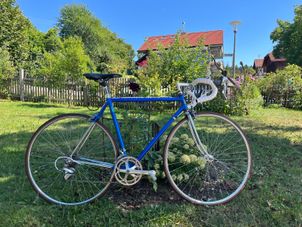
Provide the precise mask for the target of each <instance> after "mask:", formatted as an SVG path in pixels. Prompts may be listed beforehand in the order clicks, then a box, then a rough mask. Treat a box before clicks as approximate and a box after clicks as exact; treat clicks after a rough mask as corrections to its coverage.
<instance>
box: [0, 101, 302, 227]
mask: <svg viewBox="0 0 302 227" xmlns="http://www.w3.org/2000/svg"><path fill="white" fill-rule="evenodd" d="M70 112H74V113H89V114H91V112H89V111H87V110H86V109H85V108H78V107H74V108H66V107H65V106H61V105H50V104H36V103H21V102H9V101H3V100H0V155H1V156H0V160H1V162H0V163H1V164H0V226H62V225H64V226H94V225H97V226H120V225H125V226H139V225H145V226H162V225H165V226H175V225H176V226H177V225H180V226H217V225H218V226H302V159H301V157H302V156H301V155H302V111H293V110H287V109H261V110H259V111H257V112H254V113H252V114H251V115H250V116H242V117H233V118H234V119H235V120H236V121H238V122H239V124H240V125H241V126H242V127H243V129H244V130H245V132H247V135H248V137H249V140H250V142H251V144H252V148H253V160H254V168H253V169H254V171H253V177H252V178H251V180H250V181H249V183H248V185H247V187H246V189H245V190H244V191H243V192H242V193H241V194H240V196H239V197H238V198H236V199H235V200H234V201H232V202H231V203H229V204H227V205H226V206H218V207H202V206H195V205H191V204H189V203H187V202H184V201H178V202H177V203H176V202H172V201H171V202H167V201H166V202H160V203H149V202H146V201H145V200H144V199H143V196H142V195H140V194H138V195H137V198H136V199H137V200H138V201H140V202H141V206H140V208H136V209H124V208H122V206H121V204H122V203H123V201H121V202H114V201H113V200H111V199H110V198H109V196H104V197H103V198H102V199H99V200H97V201H95V202H94V203H92V204H89V205H85V206H79V207H71V208H70V207H58V206H54V205H50V204H47V203H45V202H44V201H42V200H41V199H39V198H38V197H37V196H36V195H35V193H34V191H33V190H32V188H31V187H30V185H29V182H28V180H27V179H26V176H25V173H24V164H23V163H24V152H25V150H26V145H27V143H28V141H29V139H30V137H31V135H32V133H33V132H34V131H35V130H36V129H37V127H38V126H39V125H41V124H42V123H43V122H45V121H46V120H47V119H49V118H51V117H53V116H55V115H57V114H61V113H70ZM157 117H158V116H157ZM150 187H152V185H150ZM129 190H130V189H129ZM133 190H135V189H133Z"/></svg>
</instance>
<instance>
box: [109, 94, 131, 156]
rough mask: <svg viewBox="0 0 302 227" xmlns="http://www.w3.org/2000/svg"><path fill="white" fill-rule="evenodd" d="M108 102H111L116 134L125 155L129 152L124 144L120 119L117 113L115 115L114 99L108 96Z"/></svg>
mask: <svg viewBox="0 0 302 227" xmlns="http://www.w3.org/2000/svg"><path fill="white" fill-rule="evenodd" d="M109 95H110V94H109ZM107 102H108V104H109V109H110V113H111V117H112V120H113V124H114V127H115V131H116V135H117V138H118V141H119V145H120V146H119V148H120V153H121V154H123V155H126V154H127V153H126V149H125V144H124V141H123V138H122V134H121V130H120V126H119V124H118V121H117V118H116V115H115V112H114V107H113V104H112V101H111V99H110V98H108V99H107Z"/></svg>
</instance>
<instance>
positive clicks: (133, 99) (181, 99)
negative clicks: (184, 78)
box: [107, 95, 185, 102]
mask: <svg viewBox="0 0 302 227" xmlns="http://www.w3.org/2000/svg"><path fill="white" fill-rule="evenodd" d="M107 99H110V100H111V101H112V102H184V101H185V100H184V97H183V96H182V95H179V96H177V97H120V98H107Z"/></svg>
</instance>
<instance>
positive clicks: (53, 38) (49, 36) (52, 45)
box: [43, 27, 63, 52]
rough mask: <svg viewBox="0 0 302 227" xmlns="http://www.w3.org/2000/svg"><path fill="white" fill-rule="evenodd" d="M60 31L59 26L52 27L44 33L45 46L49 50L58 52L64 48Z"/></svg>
mask: <svg viewBox="0 0 302 227" xmlns="http://www.w3.org/2000/svg"><path fill="white" fill-rule="evenodd" d="M58 33H59V31H58V28H57V27H54V28H51V29H49V30H48V32H47V33H46V34H45V35H44V41H43V42H44V47H45V51H47V52H56V51H59V50H61V49H62V48H63V43H62V40H61V38H60V36H59V35H58Z"/></svg>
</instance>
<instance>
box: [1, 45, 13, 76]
mask: <svg viewBox="0 0 302 227" xmlns="http://www.w3.org/2000/svg"><path fill="white" fill-rule="evenodd" d="M14 75H15V68H14V66H13V63H12V61H11V60H10V55H9V52H8V50H7V48H5V47H1V48H0V80H6V79H9V78H13V77H14Z"/></svg>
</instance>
